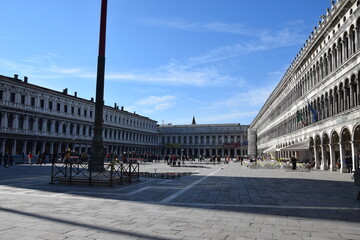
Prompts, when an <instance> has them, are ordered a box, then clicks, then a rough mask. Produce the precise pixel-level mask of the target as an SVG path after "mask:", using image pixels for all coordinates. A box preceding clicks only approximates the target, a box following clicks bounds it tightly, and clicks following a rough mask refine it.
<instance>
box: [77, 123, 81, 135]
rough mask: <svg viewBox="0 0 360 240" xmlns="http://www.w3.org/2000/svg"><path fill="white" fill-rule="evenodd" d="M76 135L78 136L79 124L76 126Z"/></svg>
mask: <svg viewBox="0 0 360 240" xmlns="http://www.w3.org/2000/svg"><path fill="white" fill-rule="evenodd" d="M76 135H80V124H77V125H76Z"/></svg>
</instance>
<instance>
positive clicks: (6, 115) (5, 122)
mask: <svg viewBox="0 0 360 240" xmlns="http://www.w3.org/2000/svg"><path fill="white" fill-rule="evenodd" d="M2 126H3V127H4V128H7V127H8V113H4V118H3V124H2Z"/></svg>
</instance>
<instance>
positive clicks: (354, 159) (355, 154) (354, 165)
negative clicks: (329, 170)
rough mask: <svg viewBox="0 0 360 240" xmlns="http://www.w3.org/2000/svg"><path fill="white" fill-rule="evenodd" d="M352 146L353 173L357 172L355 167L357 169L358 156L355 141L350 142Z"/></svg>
mask: <svg viewBox="0 0 360 240" xmlns="http://www.w3.org/2000/svg"><path fill="white" fill-rule="evenodd" d="M350 145H351V158H352V159H351V161H352V169H351V171H352V172H354V171H355V167H356V164H355V162H356V156H357V155H358V152H357V149H355V144H354V142H353V141H351V142H350Z"/></svg>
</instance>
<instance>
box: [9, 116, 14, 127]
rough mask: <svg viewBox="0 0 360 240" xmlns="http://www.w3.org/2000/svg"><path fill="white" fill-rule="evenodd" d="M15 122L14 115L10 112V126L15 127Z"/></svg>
mask: <svg viewBox="0 0 360 240" xmlns="http://www.w3.org/2000/svg"><path fill="white" fill-rule="evenodd" d="M13 124H14V115H12V114H11V113H10V114H9V116H8V128H13Z"/></svg>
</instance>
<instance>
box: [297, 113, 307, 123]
mask: <svg viewBox="0 0 360 240" xmlns="http://www.w3.org/2000/svg"><path fill="white" fill-rule="evenodd" d="M296 119H297V122H298V123H299V122H301V123H302V124H304V126H307V124H306V123H305V122H304V119H303V115H302V113H301V112H299V110H297V111H296Z"/></svg>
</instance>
